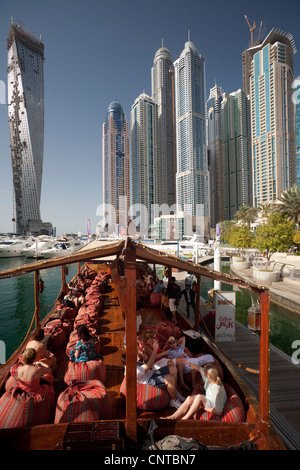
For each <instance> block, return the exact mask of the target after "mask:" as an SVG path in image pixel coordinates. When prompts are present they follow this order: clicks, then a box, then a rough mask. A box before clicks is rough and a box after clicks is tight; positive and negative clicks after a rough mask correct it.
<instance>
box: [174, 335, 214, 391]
mask: <svg viewBox="0 0 300 470" xmlns="http://www.w3.org/2000/svg"><path fill="white" fill-rule="evenodd" d="M167 347H168V355H167V357H168V358H170V359H176V366H177V368H178V375H179V386H180V388H184V389H186V390H189V387H188V385H187V384H186V383H185V382H184V375H183V374H188V373H189V372H191V375H192V387H195V385H196V375H197V371H198V369H195V368H193V367H191V364H196V365H197V366H198V367H201V366H204V365H205V364H207V363H210V362H214V358H213V356H211V355H210V354H203V355H202V356H199V357H192V355H191V353H190V352H188V351H187V350H186V348H185V337H184V336H182V337H181V338H179V339H178V340H177V339H175V338H174V336H170V337H169V338H168V341H167ZM182 358H186V359H187V358H189V359H187V361H181V359H182Z"/></svg>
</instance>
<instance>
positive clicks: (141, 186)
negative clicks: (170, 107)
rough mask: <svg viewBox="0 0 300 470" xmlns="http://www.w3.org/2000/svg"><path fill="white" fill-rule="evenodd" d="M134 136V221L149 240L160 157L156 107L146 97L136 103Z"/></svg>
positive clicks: (132, 213)
mask: <svg viewBox="0 0 300 470" xmlns="http://www.w3.org/2000/svg"><path fill="white" fill-rule="evenodd" d="M130 129H131V131H130V135H131V197H130V200H131V217H132V219H133V222H134V223H135V225H136V227H137V228H139V229H140V232H141V234H143V235H144V236H148V234H149V231H150V226H151V224H153V223H154V217H156V216H157V215H158V214H157V213H156V210H157V208H158V205H159V200H158V187H159V184H160V177H159V163H158V160H159V154H158V122H157V105H156V104H155V103H154V101H153V100H152V98H151V97H150V96H149V95H147V94H146V93H142V94H141V95H140V96H139V97H138V98H137V99H136V100H135V102H134V103H133V105H132V107H131V114H130Z"/></svg>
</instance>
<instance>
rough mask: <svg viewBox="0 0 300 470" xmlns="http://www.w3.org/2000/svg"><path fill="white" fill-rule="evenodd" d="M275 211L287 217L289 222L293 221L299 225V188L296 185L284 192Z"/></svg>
mask: <svg viewBox="0 0 300 470" xmlns="http://www.w3.org/2000/svg"><path fill="white" fill-rule="evenodd" d="M275 211H276V212H280V213H281V214H284V215H286V216H287V217H288V219H289V220H293V221H294V222H295V224H298V230H299V228H300V227H299V224H300V188H298V186H297V185H296V184H294V185H293V186H291V187H290V188H288V189H287V190H286V191H284V192H283V193H282V194H281V196H280V198H279V200H278V204H276V205H275Z"/></svg>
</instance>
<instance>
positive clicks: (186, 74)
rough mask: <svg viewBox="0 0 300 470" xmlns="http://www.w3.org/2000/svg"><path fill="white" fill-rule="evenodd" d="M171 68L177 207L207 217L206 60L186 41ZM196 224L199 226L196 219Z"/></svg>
mask: <svg viewBox="0 0 300 470" xmlns="http://www.w3.org/2000/svg"><path fill="white" fill-rule="evenodd" d="M174 68H175V116H176V152H177V172H176V201H177V205H178V207H177V211H184V213H185V214H186V215H187V216H192V217H197V216H199V217H206V218H208V217H209V176H208V162H207V147H206V98H205V60H204V58H203V57H202V56H201V55H200V54H199V52H198V50H197V49H196V47H195V45H194V44H193V43H192V42H191V41H188V42H186V43H185V47H184V50H183V51H182V53H181V55H180V57H179V59H177V60H176V61H175V62H174ZM195 226H198V223H197V222H196V224H195ZM179 236H180V233H179Z"/></svg>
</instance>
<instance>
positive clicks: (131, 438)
mask: <svg viewBox="0 0 300 470" xmlns="http://www.w3.org/2000/svg"><path fill="white" fill-rule="evenodd" d="M125 282H126V291H125V292H126V294H125V334H126V435H127V440H128V442H127V444H128V446H129V447H130V448H135V447H136V444H137V421H136V420H137V408H136V399H137V393H136V385H137V382H136V363H137V340H136V250H135V246H134V245H133V244H132V243H131V240H130V238H127V243H126V247H125Z"/></svg>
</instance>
